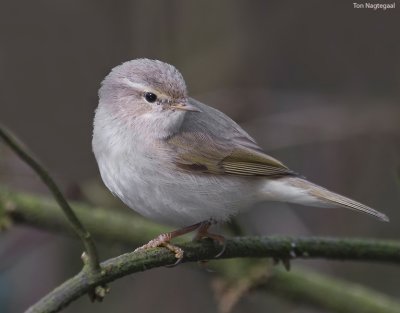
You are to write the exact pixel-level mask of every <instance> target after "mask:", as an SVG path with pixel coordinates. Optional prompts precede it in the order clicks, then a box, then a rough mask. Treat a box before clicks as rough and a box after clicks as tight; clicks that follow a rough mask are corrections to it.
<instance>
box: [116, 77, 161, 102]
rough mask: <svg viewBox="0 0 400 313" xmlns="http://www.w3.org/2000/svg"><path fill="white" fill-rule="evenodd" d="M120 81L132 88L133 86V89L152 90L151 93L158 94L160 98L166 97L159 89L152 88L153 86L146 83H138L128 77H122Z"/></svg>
mask: <svg viewBox="0 0 400 313" xmlns="http://www.w3.org/2000/svg"><path fill="white" fill-rule="evenodd" d="M122 82H123V83H124V84H125V85H127V86H129V87H132V88H135V89H139V90H142V91H148V92H152V93H155V94H157V95H158V96H160V97H162V98H168V97H167V96H166V95H165V94H164V93H162V92H160V91H158V90H156V89H153V88H151V87H149V86H148V85H145V84H140V83H134V82H132V81H130V80H129V79H128V78H126V77H125V78H124V79H122Z"/></svg>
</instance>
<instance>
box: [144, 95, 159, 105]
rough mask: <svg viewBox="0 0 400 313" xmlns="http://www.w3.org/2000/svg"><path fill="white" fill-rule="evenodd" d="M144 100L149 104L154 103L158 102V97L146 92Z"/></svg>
mask: <svg viewBox="0 0 400 313" xmlns="http://www.w3.org/2000/svg"><path fill="white" fill-rule="evenodd" d="M144 98H145V99H146V101H147V102H149V103H154V102H156V100H157V95H155V94H154V93H152V92H146V93H145V94H144Z"/></svg>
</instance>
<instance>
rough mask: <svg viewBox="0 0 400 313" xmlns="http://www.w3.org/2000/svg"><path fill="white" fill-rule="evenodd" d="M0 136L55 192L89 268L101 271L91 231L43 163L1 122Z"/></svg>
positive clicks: (55, 196)
mask: <svg viewBox="0 0 400 313" xmlns="http://www.w3.org/2000/svg"><path fill="white" fill-rule="evenodd" d="M0 138H2V139H3V140H4V142H5V143H6V144H7V145H8V146H9V147H10V148H11V149H12V150H13V151H14V152H15V153H16V154H17V155H18V156H19V157H20V158H21V159H22V160H23V161H24V162H25V163H26V164H28V165H29V166H30V167H31V168H32V169H33V170H34V171H35V172H36V173H37V174H38V175H39V177H40V178H41V180H42V181H43V183H44V184H45V185H46V186H47V187H48V188H49V190H50V192H51V193H52V194H53V196H54V198H55V199H56V201H57V203H58V204H59V206H60V207H61V209H62V210H63V212H64V214H65V216H66V217H67V219H68V221H69V224H70V226H71V227H72V229H73V230H74V231H75V233H76V234H77V235H78V237H79V238H80V239H81V241H82V243H83V245H84V248H85V251H86V256H87V261H88V262H87V264H88V266H89V270H90V271H91V272H92V273H93V274H94V273H96V272H99V271H100V266H99V258H98V255H97V250H96V247H95V245H94V242H93V240H92V238H91V236H90V233H89V232H88V231H87V230H86V229H85V228H84V227H83V225H82V224H81V222H80V221H79V219H78V218H77V217H76V215H75V213H74V211H73V210H72V208H71V207H70V206H69V204H68V202H67V200H65V197H64V195H63V194H62V192H61V191H60V189H59V188H58V186H57V184H56V183H55V182H54V180H53V179H52V178H51V177H50V175H49V174H48V172H47V171H46V170H45V169H44V167H43V166H42V165H40V164H39V162H38V161H37V160H35V158H34V157H33V156H31V155H30V154H29V153H28V152H27V150H26V149H24V148H23V147H22V145H21V144H20V143H18V142H17V140H16V139H15V137H14V136H13V135H12V134H11V133H10V132H9V131H7V130H6V129H5V127H3V126H2V125H1V124H0Z"/></svg>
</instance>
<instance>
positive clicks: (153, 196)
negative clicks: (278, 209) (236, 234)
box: [93, 112, 259, 226]
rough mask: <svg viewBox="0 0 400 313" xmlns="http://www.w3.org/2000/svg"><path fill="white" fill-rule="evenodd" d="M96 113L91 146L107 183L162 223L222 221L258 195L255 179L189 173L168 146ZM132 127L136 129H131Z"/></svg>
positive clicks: (250, 203)
mask: <svg viewBox="0 0 400 313" xmlns="http://www.w3.org/2000/svg"><path fill="white" fill-rule="evenodd" d="M105 119H106V117H104V116H102V114H101V113H100V114H99V112H97V113H96V118H95V127H94V133H93V151H94V154H95V156H96V159H97V162H98V165H99V169H100V173H101V177H102V179H103V181H104V183H105V185H106V186H107V187H108V188H109V189H110V190H111V192H112V193H114V194H115V195H116V196H118V197H119V198H120V199H121V200H122V201H123V202H124V203H125V204H127V205H128V206H129V207H130V208H132V209H134V210H135V211H137V212H139V213H140V214H142V215H144V216H146V217H148V218H150V219H153V220H156V221H159V222H163V223H168V224H173V225H178V226H184V225H189V224H194V223H197V222H201V221H204V220H208V219H210V218H213V219H215V220H226V219H228V218H229V217H230V216H231V215H234V214H236V213H237V212H238V211H240V210H242V209H245V208H249V207H250V206H251V205H252V204H253V203H255V202H257V201H258V200H259V198H258V194H259V190H258V188H257V187H258V186H259V180H258V179H254V178H253V179H251V178H246V177H234V176H224V175H208V174H190V173H189V172H184V171H182V170H180V169H177V168H175V166H174V165H173V164H172V162H171V161H170V160H169V158H168V151H164V150H163V149H160V147H159V146H157V145H155V144H154V142H146V140H143V136H138V135H135V134H133V133H132V132H130V135H129V136H126V131H124V132H123V131H121V129H119V128H118V127H115V124H113V123H104V120H105ZM132 131H133V132H134V130H132Z"/></svg>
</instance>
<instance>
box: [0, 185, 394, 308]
mask: <svg viewBox="0 0 400 313" xmlns="http://www.w3.org/2000/svg"><path fill="white" fill-rule="evenodd" d="M0 199H4V200H5V199H7V200H6V201H1V202H0V209H3V210H5V211H6V213H7V214H8V215H9V216H10V217H11V218H12V219H13V220H14V221H15V222H20V223H27V224H29V225H35V226H38V227H40V228H41V229H48V230H52V231H58V232H65V233H70V228H69V226H68V223H67V221H66V220H65V218H64V216H63V214H62V212H61V211H60V210H59V209H58V208H57V204H56V203H55V202H54V201H53V200H51V199H49V198H47V197H38V196H34V195H29V194H26V193H17V192H11V191H7V190H5V189H4V188H1V186H0ZM1 205H3V207H1ZM71 205H72V207H73V208H74V211H75V212H76V214H77V215H78V217H79V219H80V220H81V221H82V222H83V223H84V224H85V225H86V226H87V228H88V230H89V231H90V232H91V233H92V234H93V236H94V237H96V238H98V239H103V240H108V241H113V242H120V243H125V244H129V245H139V244H141V243H143V242H146V241H147V240H149V239H150V238H152V237H154V236H155V235H158V234H159V233H162V232H165V231H168V229H167V228H166V227H163V226H159V225H157V224H155V223H152V222H150V221H148V220H146V219H143V218H141V217H139V216H137V215H135V214H133V213H132V212H126V213H125V212H123V211H121V210H116V209H112V210H110V209H104V208H94V207H91V206H88V205H83V204H81V203H76V202H72V203H71ZM111 212H112V214H111ZM183 247H184V249H185V252H186V254H185V257H186V258H185V261H187V262H188V261H195V260H199V259H210V258H212V257H213V256H214V255H215V254H216V253H217V252H218V251H219V249H220V247H219V246H216V247H214V246H213V245H212V244H211V243H209V242H207V241H205V242H202V243H201V244H200V243H192V244H186V245H183ZM295 254H296V255H297V256H298V257H302V258H321V257H324V258H332V259H340V260H364V261H382V262H391V263H400V244H399V243H395V242H388V241H387V242H385V241H377V242H376V241H369V240H355V239H352V240H350V239H336V240H335V239H328V238H291V237H263V238H237V239H233V240H228V246H227V250H226V252H225V254H224V257H241V256H252V257H268V256H270V257H274V258H287V257H288V256H290V255H291V257H294V255H295ZM174 261H175V259H174V257H173V256H172V255H170V253H168V252H166V251H164V250H163V249H155V250H153V251H150V252H148V253H146V254H133V253H130V254H126V255H123V256H121V257H118V258H115V259H112V260H109V261H107V262H105V263H103V264H102V267H104V276H101V275H97V276H96V277H95V279H94V280H92V281H90V280H89V279H88V276H87V274H86V273H85V272H81V273H79V274H78V275H77V276H75V277H73V278H71V279H70V280H68V281H67V282H65V283H64V284H63V285H61V286H60V287H58V288H57V289H56V290H54V291H53V292H52V293H50V294H49V295H47V296H46V297H45V298H43V299H42V300H40V301H39V302H38V303H37V304H35V305H34V306H33V307H31V308H30V309H29V310H28V312H57V311H58V310H60V309H61V308H62V307H64V306H66V305H68V304H69V303H70V302H72V301H73V300H74V299H76V298H78V297H79V296H81V295H82V294H84V293H85V292H86V291H88V290H90V288H91V286H95V285H96V284H98V283H103V282H109V281H112V280H115V279H117V278H119V277H122V276H125V275H128V274H130V273H134V272H137V271H143V270H146V269H150V268H153V267H157V266H164V265H167V264H170V263H172V262H174ZM291 274H292V272H291V273H290V274H289V275H291ZM277 275H280V274H277ZM275 277H277V278H279V277H280V276H274V278H273V279H272V278H271V282H274V281H275V282H279V281H277V280H275ZM282 277H283V276H282ZM282 279H283V278H282ZM285 279H289V278H288V277H287V276H285ZM296 279H298V282H297V284H300V279H301V278H300V277H299V276H294V278H293V283H294V282H295V281H296ZM316 286H318V285H316ZM268 288H270V289H273V290H275V289H277V290H278V288H280V289H281V290H282V284H278V283H277V284H275V283H274V284H270V285H268ZM287 288H289V287H287ZM316 288H317V287H316ZM321 288H322V287H321ZM317 289H318V288H317ZM277 293H280V294H282V295H285V296H288V295H290V297H292V298H294V299H297V298H296V297H297V296H296V295H298V294H301V297H303V299H310V300H309V301H310V302H312V303H317V300H316V298H314V296H315V294H314V293H313V292H312V289H311V290H310V293H309V294H308V295H304V291H302V288H300V287H299V288H297V289H296V288H292V289H291V290H289V289H286V290H283V291H281V292H279V291H277ZM349 296H350V295H349ZM344 299H345V298H344ZM372 299H373V298H372V297H371V301H372ZM343 301H344V300H343ZM326 304H327V305H328V304H329V302H326ZM321 305H322V306H324V307H325V305H324V304H323V303H322V304H321ZM339 312H340V311H339ZM383 312H385V311H383ZM388 312H390V311H388Z"/></svg>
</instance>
